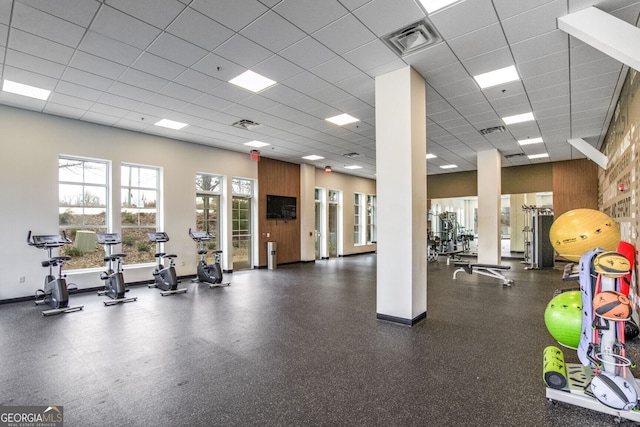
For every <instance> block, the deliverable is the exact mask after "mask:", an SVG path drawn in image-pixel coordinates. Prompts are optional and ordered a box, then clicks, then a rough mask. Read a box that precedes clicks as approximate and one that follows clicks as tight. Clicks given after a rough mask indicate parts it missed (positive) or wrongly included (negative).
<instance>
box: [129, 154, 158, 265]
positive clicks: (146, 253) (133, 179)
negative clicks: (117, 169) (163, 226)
mask: <svg viewBox="0 0 640 427" xmlns="http://www.w3.org/2000/svg"><path fill="white" fill-rule="evenodd" d="M120 188H121V192H120V193H121V201H120V203H121V204H120V206H121V211H120V213H121V217H120V218H121V221H122V251H123V252H124V253H125V254H127V258H126V259H125V260H124V261H125V264H142V263H147V262H154V261H155V258H154V254H155V252H156V248H155V244H154V243H152V242H150V241H149V238H148V237H147V233H149V232H154V231H159V230H158V224H159V222H158V217H159V211H158V207H159V206H158V205H159V204H158V199H159V193H160V190H159V188H160V171H159V169H158V168H154V167H148V166H135V165H125V164H123V165H122V167H121V184H120Z"/></svg>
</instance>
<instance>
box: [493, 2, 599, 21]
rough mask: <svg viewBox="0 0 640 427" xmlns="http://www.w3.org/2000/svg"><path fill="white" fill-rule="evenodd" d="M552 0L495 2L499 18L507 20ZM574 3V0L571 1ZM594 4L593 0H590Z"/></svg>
mask: <svg viewBox="0 0 640 427" xmlns="http://www.w3.org/2000/svg"><path fill="white" fill-rule="evenodd" d="M550 1H552V0H527V1H513V0H493V4H494V5H495V8H496V10H497V11H498V16H500V19H507V18H510V17H512V16H514V15H519V14H521V13H523V12H526V11H527V10H530V9H533V8H536V7H538V6H542V5H543V4H545V3H549V2H550ZM570 1H572V0H570ZM588 1H589V2H590V3H593V0H588Z"/></svg>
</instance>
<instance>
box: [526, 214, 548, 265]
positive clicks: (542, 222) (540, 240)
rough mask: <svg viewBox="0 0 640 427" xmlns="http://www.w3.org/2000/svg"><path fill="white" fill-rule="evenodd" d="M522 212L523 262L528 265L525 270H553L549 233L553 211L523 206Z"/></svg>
mask: <svg viewBox="0 0 640 427" xmlns="http://www.w3.org/2000/svg"><path fill="white" fill-rule="evenodd" d="M522 210H523V211H524V229H523V233H524V260H523V261H522V263H523V264H529V265H528V266H527V267H525V269H526V270H532V269H536V268H553V267H554V265H555V253H554V250H553V246H551V241H550V240H549V231H550V230H551V225H552V224H553V210H552V209H550V208H543V207H538V206H528V205H523V206H522Z"/></svg>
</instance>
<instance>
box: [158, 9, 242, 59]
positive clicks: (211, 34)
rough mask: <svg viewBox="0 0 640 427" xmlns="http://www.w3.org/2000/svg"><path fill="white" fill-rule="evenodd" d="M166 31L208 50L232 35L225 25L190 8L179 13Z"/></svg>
mask: <svg viewBox="0 0 640 427" xmlns="http://www.w3.org/2000/svg"><path fill="white" fill-rule="evenodd" d="M167 31H168V32H169V33H171V34H173V35H175V36H178V37H180V38H181V39H183V40H185V41H187V42H189V43H193V44H195V45H196V46H200V47H201V48H203V49H206V50H208V51H212V50H214V49H215V48H217V47H218V46H220V45H221V44H222V43H223V42H224V41H225V40H227V39H229V38H230V37H231V36H232V35H233V31H231V30H229V29H228V28H227V27H225V26H223V25H221V24H220V23H218V22H216V21H214V20H213V19H211V18H209V17H207V16H205V15H203V14H202V13H200V12H197V11H195V10H193V9H191V8H188V9H187V10H185V11H184V12H183V13H181V14H180V16H178V17H177V18H176V20H175V21H173V22H172V23H171V25H169V27H168V28H167Z"/></svg>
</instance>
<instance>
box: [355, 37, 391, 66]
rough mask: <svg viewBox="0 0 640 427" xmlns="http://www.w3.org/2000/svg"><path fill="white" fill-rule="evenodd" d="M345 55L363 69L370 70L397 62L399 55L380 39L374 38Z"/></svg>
mask: <svg viewBox="0 0 640 427" xmlns="http://www.w3.org/2000/svg"><path fill="white" fill-rule="evenodd" d="M344 57H345V58H346V59H347V61H349V62H350V63H352V64H353V65H355V66H356V67H358V68H359V69H361V70H364V71H369V70H372V69H374V68H377V67H381V66H382V65H384V64H387V63H389V62H395V61H396V60H397V59H398V57H397V55H396V54H395V53H393V52H392V51H391V49H389V47H388V46H387V45H386V44H384V43H383V42H381V41H380V40H374V41H372V42H370V43H367V44H365V45H363V46H360V47H357V48H355V49H353V50H351V51H349V52H347V53H345V54H344Z"/></svg>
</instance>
